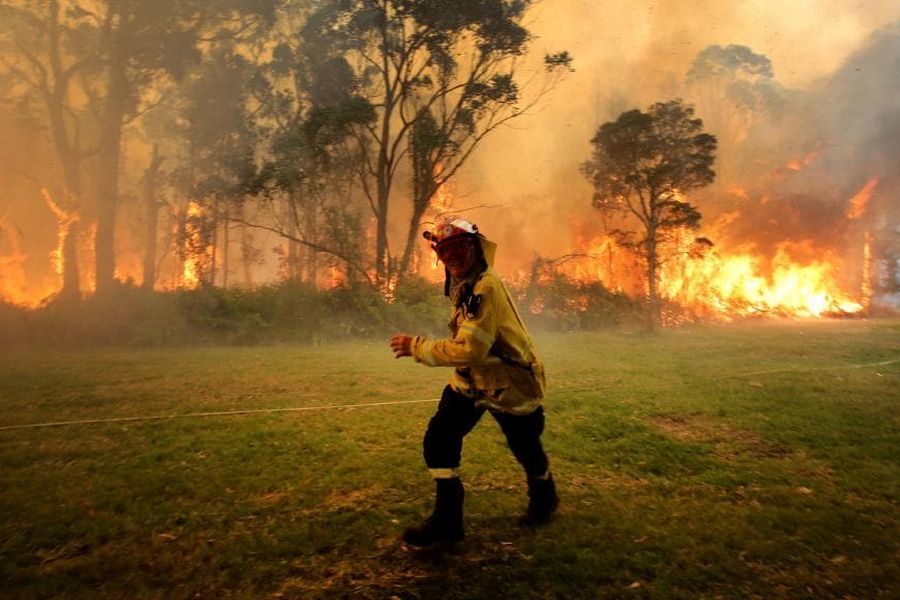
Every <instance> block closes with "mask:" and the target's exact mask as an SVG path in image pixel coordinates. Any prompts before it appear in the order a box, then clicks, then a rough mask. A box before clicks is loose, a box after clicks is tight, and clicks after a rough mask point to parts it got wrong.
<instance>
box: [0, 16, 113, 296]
mask: <svg viewBox="0 0 900 600" xmlns="http://www.w3.org/2000/svg"><path fill="white" fill-rule="evenodd" d="M63 4H65V3H64V2H60V0H47V1H44V2H39V3H34V2H28V1H25V0H21V1H5V2H2V3H0V23H2V25H0V44H2V46H0V48H2V50H0V64H2V69H3V74H4V77H5V78H6V79H7V80H8V89H9V91H10V93H11V94H12V95H15V96H17V97H19V98H20V101H21V102H24V103H26V104H28V105H30V106H32V107H33V106H34V105H35V103H34V102H33V101H32V100H36V101H37V103H39V104H40V105H41V106H42V108H43V113H42V118H40V119H39V120H40V121H43V123H46V131H47V134H48V136H49V138H50V144H51V145H52V147H53V149H54V154H55V157H56V162H57V164H58V167H59V170H60V171H61V173H62V177H61V182H62V185H61V186H60V189H59V190H57V191H53V188H54V186H51V185H49V184H48V179H50V178H49V177H48V176H47V171H49V170H50V169H46V168H45V169H44V170H43V172H42V173H41V174H39V175H36V176H37V178H38V180H39V185H40V186H41V187H43V189H44V191H45V194H44V195H45V198H46V199H47V201H48V202H49V203H50V205H51V208H52V209H53V211H54V212H55V213H56V214H57V216H58V217H59V218H60V224H59V227H60V237H61V246H62V247H61V248H60V251H61V256H60V257H59V260H60V262H61V268H62V280H63V282H62V283H63V285H62V291H61V297H62V298H64V299H68V300H73V299H77V298H78V297H79V295H80V289H79V288H80V280H79V272H78V252H77V240H78V235H79V230H80V227H81V221H82V219H83V218H84V216H85V215H84V204H85V203H84V198H83V197H82V190H83V180H84V163H85V161H86V160H87V159H88V158H90V157H92V156H95V155H96V154H97V153H98V151H99V137H98V136H97V134H96V126H95V125H94V124H93V123H92V121H91V119H90V115H89V114H88V113H87V105H86V101H85V99H84V96H83V94H79V93H78V91H79V90H81V89H83V88H84V81H85V80H86V79H87V78H88V77H90V76H91V74H92V73H93V72H94V71H95V64H94V61H93V57H92V56H90V55H89V54H86V53H81V52H79V51H78V50H77V49H76V48H72V47H71V46H72V44H73V43H74V42H75V38H76V29H77V26H76V23H75V20H74V19H73V16H72V14H71V11H70V10H68V9H67V8H66V9H64V6H63ZM33 134H34V135H35V136H39V135H41V128H35V130H34V132H33Z"/></svg>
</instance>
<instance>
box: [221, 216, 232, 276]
mask: <svg viewBox="0 0 900 600" xmlns="http://www.w3.org/2000/svg"><path fill="white" fill-rule="evenodd" d="M229 226H230V221H229V220H228V209H226V210H225V218H224V219H223V227H224V228H223V229H222V287H223V288H225V289H228V243H229V241H230V240H229V235H228V231H229Z"/></svg>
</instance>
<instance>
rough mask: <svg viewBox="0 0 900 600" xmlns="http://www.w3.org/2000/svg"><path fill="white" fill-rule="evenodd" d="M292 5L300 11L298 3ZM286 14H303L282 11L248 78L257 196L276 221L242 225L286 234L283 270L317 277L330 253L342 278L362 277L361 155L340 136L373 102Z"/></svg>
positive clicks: (361, 120) (366, 118)
mask: <svg viewBox="0 0 900 600" xmlns="http://www.w3.org/2000/svg"><path fill="white" fill-rule="evenodd" d="M301 4H302V3H301ZM293 8H294V10H295V11H297V12H302V10H300V9H301V8H302V6H301V7H296V6H295V7H293ZM291 16H294V17H298V18H300V17H302V16H303V15H302V14H294V13H292V14H291V15H288V16H287V18H286V21H287V23H285V25H287V26H288V27H286V29H287V31H280V32H278V33H277V34H276V40H277V42H278V43H277V44H276V45H275V47H274V50H272V51H271V58H270V59H269V60H267V61H263V62H261V63H260V64H259V68H257V69H256V77H255V78H254V81H253V85H252V90H253V95H254V98H255V100H256V102H257V103H258V104H259V110H258V111H257V112H256V120H257V122H258V123H259V126H260V127H261V128H262V129H263V130H264V131H265V138H266V139H267V140H268V142H269V143H268V144H266V145H265V146H264V147H263V148H261V155H262V156H263V165H262V168H261V173H260V180H259V194H258V196H259V198H260V199H261V201H262V202H263V203H264V205H265V206H267V207H268V212H269V213H270V214H269V215H268V217H269V218H270V219H271V220H272V221H274V223H275V226H274V227H271V226H267V225H262V224H259V223H248V225H249V226H252V227H261V228H263V229H270V230H273V231H275V232H277V233H278V234H279V235H281V236H282V237H283V238H285V239H286V240H287V241H288V248H287V251H286V252H285V257H284V264H285V267H286V268H285V272H286V275H287V277H289V278H292V279H305V281H306V282H307V283H309V284H310V285H313V286H314V285H316V280H317V275H318V264H319V261H320V259H321V258H322V257H330V258H329V260H331V261H334V260H335V259H337V260H339V261H342V262H343V263H344V265H345V267H346V273H347V276H348V277H349V278H354V279H355V278H357V276H362V277H363V278H366V279H369V274H368V273H367V271H366V269H365V266H364V263H363V259H362V253H361V251H360V250H361V247H362V243H361V239H362V236H361V235H360V231H361V227H360V226H359V219H358V218H357V213H358V208H359V202H358V200H359V198H357V196H358V194H356V193H355V191H354V189H353V187H354V186H353V179H354V174H355V173H356V172H357V171H358V169H359V163H360V161H361V156H360V151H359V148H358V147H356V146H355V145H353V144H346V141H347V139H348V138H349V137H350V136H351V134H352V131H351V128H352V127H354V126H359V127H362V126H365V125H367V124H371V123H374V121H375V110H374V108H373V107H372V105H371V104H370V103H369V102H368V101H366V100H365V99H364V98H362V97H360V96H359V95H358V94H357V91H358V87H359V86H358V83H357V82H356V80H355V77H354V75H353V73H352V71H351V69H350V68H349V66H348V65H347V64H346V62H345V61H343V60H341V59H339V58H338V59H335V58H330V57H328V56H325V55H323V54H322V53H321V52H319V50H320V49H319V47H318V46H316V44H314V43H308V40H306V39H305V37H304V35H303V32H304V30H303V28H302V27H301V26H299V25H297V26H296V27H295V28H293V29H291V28H290V24H291V23H290V22H291V18H290V17H291ZM280 29H283V28H280ZM267 50H268V49H266V48H263V49H262V52H258V53H257V54H262V55H265V54H267ZM348 228H349V229H348ZM301 250H303V251H305V256H301Z"/></svg>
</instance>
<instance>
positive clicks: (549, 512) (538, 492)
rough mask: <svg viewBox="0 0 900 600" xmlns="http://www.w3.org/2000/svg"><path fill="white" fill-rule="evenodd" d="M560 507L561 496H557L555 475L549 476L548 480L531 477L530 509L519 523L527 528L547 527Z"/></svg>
mask: <svg viewBox="0 0 900 600" xmlns="http://www.w3.org/2000/svg"><path fill="white" fill-rule="evenodd" d="M558 506H559V496H557V495H556V484H555V483H553V475H548V477H547V479H535V478H533V477H529V478H528V509H527V510H526V511H525V514H524V515H522V517H521V518H520V519H519V523H521V524H522V525H525V526H526V527H537V526H539V525H545V524H547V523H549V522H550V521H552V520H553V516H554V515H555V514H556V509H557V507H558Z"/></svg>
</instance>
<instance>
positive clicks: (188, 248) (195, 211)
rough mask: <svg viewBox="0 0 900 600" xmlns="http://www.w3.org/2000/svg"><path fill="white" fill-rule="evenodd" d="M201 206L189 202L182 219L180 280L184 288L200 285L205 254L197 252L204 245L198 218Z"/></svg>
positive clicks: (200, 215) (201, 212)
mask: <svg viewBox="0 0 900 600" xmlns="http://www.w3.org/2000/svg"><path fill="white" fill-rule="evenodd" d="M202 215H203V208H202V207H201V206H200V205H199V204H197V203H196V202H193V201H192V202H189V203H188V206H187V211H186V213H185V219H184V266H183V267H182V273H181V281H182V286H183V287H184V288H186V289H194V288H196V287H197V286H199V285H200V282H201V280H202V277H203V267H204V264H203V262H204V258H205V255H203V254H201V253H200V252H197V251H196V250H197V249H198V248H202V247H203V246H204V244H203V241H202V231H201V227H200V223H199V219H200V218H201V217H202Z"/></svg>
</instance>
